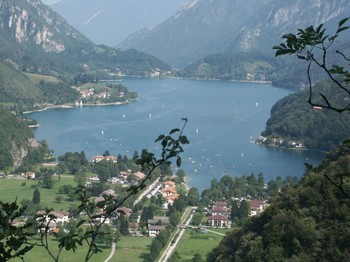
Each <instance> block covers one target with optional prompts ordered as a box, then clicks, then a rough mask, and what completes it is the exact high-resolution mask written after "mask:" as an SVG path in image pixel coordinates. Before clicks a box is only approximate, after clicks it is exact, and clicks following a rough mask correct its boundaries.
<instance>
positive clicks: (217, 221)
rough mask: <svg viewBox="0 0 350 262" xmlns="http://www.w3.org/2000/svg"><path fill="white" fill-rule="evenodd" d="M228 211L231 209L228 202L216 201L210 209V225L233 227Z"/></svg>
mask: <svg viewBox="0 0 350 262" xmlns="http://www.w3.org/2000/svg"><path fill="white" fill-rule="evenodd" d="M228 213H229V210H228V207H227V203H226V202H224V201H217V202H214V204H213V206H212V208H211V209H210V210H209V214H210V215H209V216H208V226H209V227H215V228H224V227H231V221H230V220H229V215H228Z"/></svg>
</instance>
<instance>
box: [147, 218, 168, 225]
mask: <svg viewBox="0 0 350 262" xmlns="http://www.w3.org/2000/svg"><path fill="white" fill-rule="evenodd" d="M147 224H148V225H169V224H170V221H169V217H162V216H155V217H153V218H152V219H148V220H147Z"/></svg>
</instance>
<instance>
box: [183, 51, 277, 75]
mask: <svg viewBox="0 0 350 262" xmlns="http://www.w3.org/2000/svg"><path fill="white" fill-rule="evenodd" d="M277 63H278V61H276V60H273V59H271V58H269V57H268V56H266V55H262V54H260V53H258V52H244V53H239V54H235V55H233V54H213V55H209V56H207V57H204V58H203V59H201V60H199V61H198V62H196V63H194V64H192V65H190V66H188V67H187V68H185V69H184V70H183V71H182V72H180V76H182V77H194V78H203V79H226V80H232V79H233V80H254V81H270V80H271V76H272V75H273V72H275V71H276V69H277V68H278V64H277Z"/></svg>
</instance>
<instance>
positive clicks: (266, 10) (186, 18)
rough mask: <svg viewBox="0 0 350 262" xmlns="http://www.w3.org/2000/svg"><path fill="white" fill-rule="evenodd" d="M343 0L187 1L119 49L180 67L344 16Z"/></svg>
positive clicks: (267, 44) (268, 48)
mask: <svg viewBox="0 0 350 262" xmlns="http://www.w3.org/2000/svg"><path fill="white" fill-rule="evenodd" d="M349 11H350V5H349V3H348V1H346V0H319V1H307V0H290V1H279V0H260V1H258V0H251V1H245V0H192V1H191V2H190V3H189V4H188V5H187V6H185V7H184V8H182V9H181V10H179V11H178V13H177V14H176V15H174V16H172V17H171V18H169V19H167V20H166V21H164V22H163V23H161V24H159V25H158V26H156V27H155V28H153V29H150V30H141V31H138V32H135V33H134V34H132V35H130V36H129V37H128V38H127V39H126V40H124V41H123V42H122V43H121V44H119V45H118V47H119V48H121V49H127V48H135V49H137V50H140V51H144V52H147V53H150V54H153V55H155V56H157V57H159V58H160V59H162V60H164V61H166V62H167V63H169V64H170V65H172V66H176V67H181V68H184V67H186V66H188V65H190V64H191V63H194V62H196V61H197V60H199V59H201V58H202V57H204V56H207V55H209V54H216V53H237V52H242V51H259V52H261V53H268V54H272V46H274V45H276V44H278V43H279V42H281V40H280V39H281V36H282V35H283V34H285V33H289V32H295V31H296V29H297V28H302V27H305V26H309V25H311V24H314V25H318V24H320V23H327V24H328V25H330V27H332V24H335V22H337V21H339V20H340V19H342V18H344V17H347V16H348V14H349Z"/></svg>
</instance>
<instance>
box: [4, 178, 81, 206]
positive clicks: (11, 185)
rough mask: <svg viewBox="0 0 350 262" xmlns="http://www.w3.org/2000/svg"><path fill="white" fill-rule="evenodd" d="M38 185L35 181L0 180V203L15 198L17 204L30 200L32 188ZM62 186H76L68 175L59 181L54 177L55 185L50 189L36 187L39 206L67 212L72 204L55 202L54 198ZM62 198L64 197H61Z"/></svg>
mask: <svg viewBox="0 0 350 262" xmlns="http://www.w3.org/2000/svg"><path fill="white" fill-rule="evenodd" d="M37 184H38V181H37V180H19V179H5V178H2V179H0V192H1V196H0V201H2V202H8V201H9V202H11V201H14V200H15V199H16V198H17V203H21V201H22V199H25V198H26V199H29V200H32V198H33V192H34V189H35V188H33V187H32V186H35V185H37ZM63 185H72V186H76V182H75V181H74V177H73V176H70V175H65V176H61V179H58V177H55V183H54V186H53V188H52V189H47V188H41V187H38V189H39V191H40V199H41V201H40V205H41V206H42V207H43V208H45V207H48V208H53V209H55V210H67V209H68V208H69V206H70V205H71V204H72V203H73V202H68V201H65V200H63V201H61V203H58V202H56V200H55V198H56V197H57V196H58V195H59V194H58V189H59V187H60V186H63ZM62 196H63V197H64V198H65V196H64V195H62Z"/></svg>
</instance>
